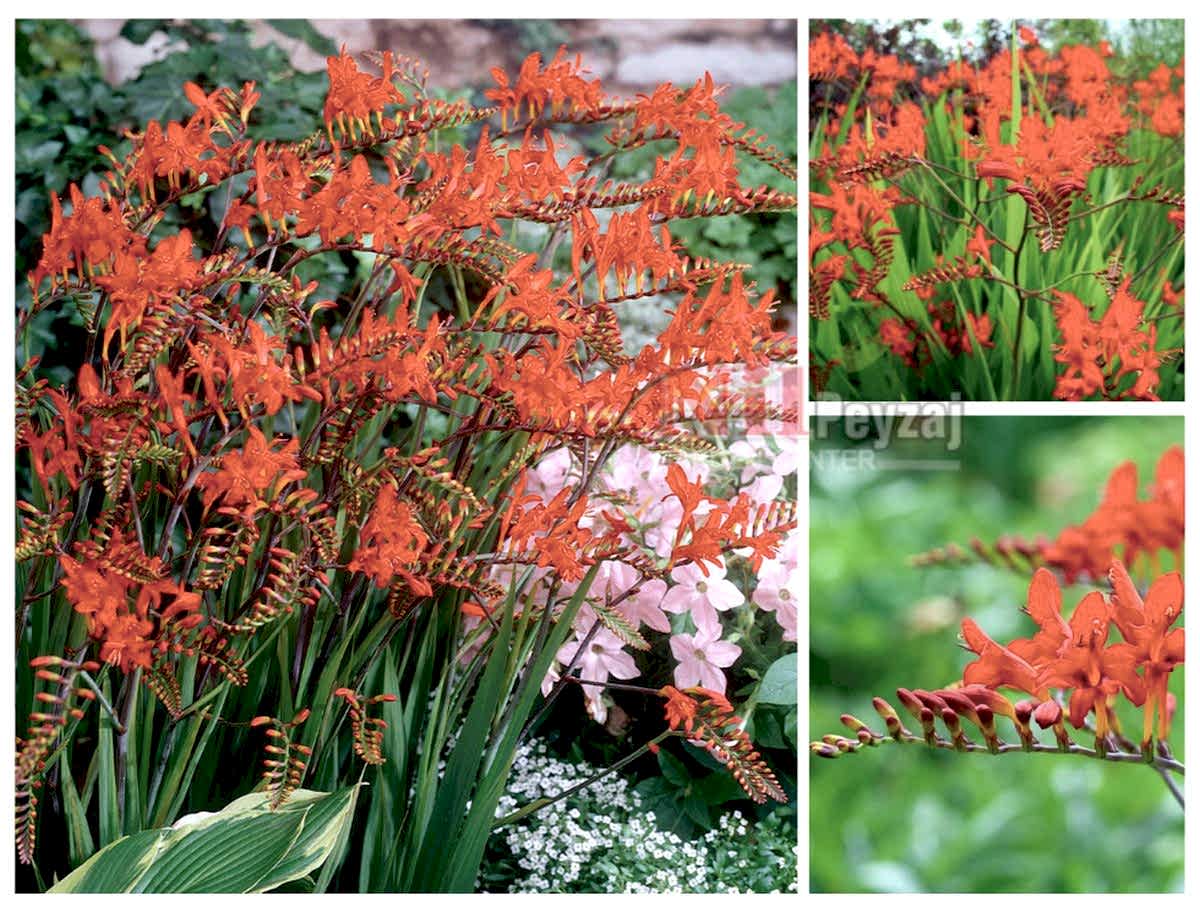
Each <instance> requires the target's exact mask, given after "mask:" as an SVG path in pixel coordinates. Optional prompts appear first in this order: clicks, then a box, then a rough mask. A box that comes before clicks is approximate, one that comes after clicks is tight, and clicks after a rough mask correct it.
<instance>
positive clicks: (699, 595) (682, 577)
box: [662, 564, 746, 634]
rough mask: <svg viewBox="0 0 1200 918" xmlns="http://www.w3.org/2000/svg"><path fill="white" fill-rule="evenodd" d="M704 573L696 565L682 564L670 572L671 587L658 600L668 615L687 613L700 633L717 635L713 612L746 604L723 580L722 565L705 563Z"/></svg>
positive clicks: (739, 593)
mask: <svg viewBox="0 0 1200 918" xmlns="http://www.w3.org/2000/svg"><path fill="white" fill-rule="evenodd" d="M708 568H709V570H708V574H707V575H706V574H704V573H702V572H701V570H700V567H699V565H696V564H686V565H684V566H683V567H678V568H676V569H675V570H673V571H672V572H671V578H672V579H673V580H674V581H675V586H673V587H671V589H669V590H667V592H666V595H664V596H663V598H662V607H663V608H664V609H666V610H667V611H668V612H675V613H679V612H691V613H692V621H694V622H695V623H696V627H697V628H699V629H700V630H702V631H708V632H709V633H712V634H719V633H720V631H721V623H720V621H719V620H718V617H717V613H718V612H724V611H726V610H728V609H734V608H737V607H738V606H740V605H741V604H742V603H744V602H745V601H746V597H745V596H743V595H742V591H741V590H739V589H738V588H737V587H735V586H734V585H733V584H732V583H730V582H729V581H728V580H726V579H725V565H724V564H719V565H718V564H709V565H708Z"/></svg>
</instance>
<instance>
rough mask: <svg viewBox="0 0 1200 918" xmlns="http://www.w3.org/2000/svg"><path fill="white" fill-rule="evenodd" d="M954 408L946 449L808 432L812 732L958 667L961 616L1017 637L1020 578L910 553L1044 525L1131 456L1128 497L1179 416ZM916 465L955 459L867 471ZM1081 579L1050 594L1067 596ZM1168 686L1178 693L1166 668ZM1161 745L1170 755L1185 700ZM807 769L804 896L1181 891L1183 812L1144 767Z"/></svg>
mask: <svg viewBox="0 0 1200 918" xmlns="http://www.w3.org/2000/svg"><path fill="white" fill-rule="evenodd" d="M814 420H815V419H814ZM961 422H962V425H963V427H962V446H961V448H960V449H958V450H957V451H949V450H947V449H946V448H945V444H944V443H942V442H913V441H906V442H902V443H897V444H896V445H894V446H892V447H891V448H889V449H886V450H883V451H881V452H878V453H873V454H872V457H869V458H865V459H864V458H863V457H862V456H861V455H860V454H859V453H858V451H859V450H861V449H863V448H864V444H863V443H861V442H859V441H855V440H852V439H851V438H849V437H847V436H846V431H845V430H844V429H841V428H840V427H839V426H837V425H836V424H835V425H831V426H829V427H828V429H827V430H826V431H824V433H825V436H822V431H821V430H820V428H819V427H818V426H816V425H814V430H813V436H814V440H813V444H812V449H813V458H812V462H811V530H810V531H811V538H810V542H811V546H812V547H811V556H810V560H811V572H810V609H811V624H810V629H811V647H810V652H811V661H810V673H811V684H812V692H811V701H810V716H811V721H810V725H809V729H810V733H811V738H812V739H819V738H820V737H821V736H822V735H823V734H825V733H846V732H847V731H846V729H845V728H844V727H843V726H842V725H841V723H840V722H839V720H838V717H839V715H840V714H842V713H845V712H849V713H853V714H855V715H856V716H858V717H859V718H860V719H862V720H864V721H865V722H867V723H868V725H869V726H871V727H872V729H880V723H879V719H878V717H877V716H876V715H875V712H874V710H873V709H872V706H871V698H872V697H873V696H875V695H880V696H883V697H885V698H887V699H888V700H890V701H892V702H893V703H895V690H896V688H897V687H899V686H904V687H908V688H930V689H933V688H940V687H942V686H944V685H947V684H949V683H950V682H953V681H954V680H956V679H959V678H961V676H962V668H963V666H964V665H965V664H966V663H967V662H968V661H969V660H970V659H972V657H971V655H970V654H969V653H968V652H967V651H966V650H964V649H962V648H961V647H960V646H959V644H958V640H957V635H958V628H959V623H960V621H961V619H962V618H963V617H964V616H967V615H969V616H971V617H973V618H974V619H975V620H976V621H977V622H978V623H979V624H980V625H981V626H982V627H983V628H984V630H985V631H987V632H988V633H989V634H990V635H992V637H994V638H995V639H996V640H998V641H1001V642H1007V641H1009V640H1011V639H1012V638H1014V637H1017V636H1019V635H1022V634H1027V633H1029V632H1030V629H1029V626H1028V620H1027V619H1026V618H1025V617H1024V616H1023V615H1021V614H1020V612H1019V610H1020V608H1021V606H1022V605H1023V604H1024V601H1025V595H1026V590H1027V588H1028V578H1027V577H1025V576H1023V575H1019V574H1016V573H1013V572H1011V571H1007V570H999V569H992V568H989V567H986V566H984V565H982V564H973V565H969V566H965V567H959V568H915V567H913V566H911V565H910V564H909V558H910V557H911V556H913V555H915V554H919V553H921V552H924V551H927V550H929V549H931V548H935V547H938V546H942V545H945V544H946V543H948V542H957V543H958V544H960V545H964V546H965V545H966V544H967V543H968V541H969V540H970V539H971V538H972V537H973V536H979V537H980V538H981V539H983V540H984V541H985V542H991V541H994V540H995V539H996V538H997V537H999V536H1002V535H1005V534H1020V535H1024V536H1026V537H1033V536H1035V535H1038V534H1045V535H1047V536H1049V537H1051V538H1052V537H1053V536H1054V535H1056V534H1057V532H1058V531H1059V530H1060V529H1061V528H1063V527H1064V526H1066V525H1068V524H1072V523H1080V522H1082V521H1083V520H1084V519H1085V518H1086V517H1087V515H1088V514H1089V513H1090V512H1091V511H1092V510H1093V509H1094V508H1095V506H1096V504H1097V502H1098V501H1099V498H1100V495H1101V492H1102V490H1103V488H1104V484H1105V482H1106V481H1107V479H1108V475H1109V473H1110V472H1111V471H1112V469H1113V468H1114V467H1115V466H1116V465H1117V464H1118V463H1120V462H1122V461H1125V460H1127V459H1132V460H1133V461H1135V462H1136V463H1137V465H1138V469H1139V473H1140V477H1139V481H1140V483H1141V485H1142V489H1143V490H1142V496H1143V497H1144V496H1145V486H1146V484H1147V483H1148V482H1149V481H1150V480H1151V479H1152V477H1153V474H1154V466H1155V463H1156V462H1157V460H1158V457H1159V456H1160V455H1161V454H1162V452H1163V450H1165V449H1166V448H1167V447H1168V446H1171V445H1173V444H1182V443H1183V420H1182V418H1150V417H1142V418H1135V417H1122V418H1062V417H1056V418H1037V417H1026V418H1007V417H995V418H983V417H975V418H963V419H961ZM835 450H845V451H850V452H849V454H848V455H847V454H841V455H840V457H839V456H837V455H835V454H834V452H833V451H835ZM930 459H932V460H939V461H942V462H945V461H947V460H949V461H954V460H958V461H959V462H960V463H961V468H960V469H959V470H949V469H943V470H937V471H931V470H922V469H919V468H912V467H909V468H903V467H901V468H898V469H882V468H879V465H880V464H881V463H883V462H885V461H892V462H896V461H899V462H900V463H905V462H908V463H911V462H913V461H914V460H930ZM872 463H874V464H875V468H872V467H871V464H872ZM1094 588H1095V587H1091V589H1094ZM1088 591H1089V587H1087V586H1081V585H1076V586H1074V587H1072V588H1070V589H1068V590H1066V591H1065V595H1064V608H1065V610H1066V611H1067V612H1069V611H1070V610H1071V609H1073V608H1074V605H1075V603H1076V602H1077V601H1078V600H1079V599H1080V598H1082V596H1083V595H1084V594H1085V593H1087V592H1088ZM1171 688H1172V691H1174V692H1175V693H1176V695H1177V696H1180V697H1181V695H1182V690H1183V673H1182V671H1177V672H1176V673H1175V676H1174V678H1173V682H1172V686H1171ZM1119 711H1120V712H1121V714H1122V723H1123V725H1124V728H1125V731H1126V733H1140V729H1141V727H1140V725H1141V718H1140V716H1134V715H1133V713H1132V711H1131V709H1129V708H1128V705H1126V706H1125V707H1124V708H1120V709H1119ZM904 716H905V717H906V718H907V715H904ZM910 727H911V724H910ZM969 729H970V728H968V730H969ZM1171 741H1172V746H1173V748H1174V749H1175V750H1176V752H1177V754H1178V755H1180V756H1182V750H1183V748H1184V746H1183V741H1184V736H1183V705H1182V701H1181V703H1180V708H1179V710H1178V711H1177V713H1176V717H1175V724H1174V729H1173V731H1172V735H1171ZM809 773H810V779H811V784H810V792H809V818H810V827H811V834H810V871H811V872H810V886H811V889H812V890H813V891H814V892H1168V891H1179V890H1182V888H1183V813H1182V811H1181V810H1180V809H1179V807H1178V805H1177V804H1176V803H1175V801H1174V800H1173V799H1172V798H1171V796H1170V794H1169V793H1168V791H1167V789H1166V787H1165V786H1164V785H1163V783H1162V780H1161V779H1160V778H1159V776H1158V775H1157V774H1156V773H1155V772H1154V771H1152V770H1151V769H1150V768H1148V767H1143V766H1141V765H1133V764H1102V763H1098V762H1094V761H1086V760H1081V759H1074V758H1072V759H1060V758H1057V757H1053V756H1049V755H1044V756H1032V755H1031V756H1022V755H1017V754H1014V755H1010V756H1004V757H1002V758H992V757H990V756H983V755H972V756H967V755H960V754H955V753H951V752H941V751H934V750H929V749H926V748H924V747H917V746H905V747H896V746H886V747H883V748H880V749H867V750H864V751H863V752H861V753H860V754H858V755H852V756H844V757H842V758H840V759H836V760H826V759H819V758H816V757H813V758H812V759H810V764H809Z"/></svg>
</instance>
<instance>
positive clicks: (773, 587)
mask: <svg viewBox="0 0 1200 918" xmlns="http://www.w3.org/2000/svg"><path fill="white" fill-rule="evenodd" d="M799 600H800V569H799V568H798V567H789V566H788V565H786V564H785V563H784V562H782V561H780V560H779V559H777V558H773V559H772V558H769V559H767V560H766V561H764V562H763V563H762V567H760V568H759V569H758V585H757V586H756V587H755V588H754V592H753V593H752V594H751V595H750V601H751V602H753V603H754V604H755V605H756V606H758V607H759V608H760V609H766V610H767V611H769V612H774V613H775V620H776V621H777V622H779V626H780V627H781V628H783V639H784V640H785V641H794V640H796V639H797V638H796V608H797V606H798V605H799Z"/></svg>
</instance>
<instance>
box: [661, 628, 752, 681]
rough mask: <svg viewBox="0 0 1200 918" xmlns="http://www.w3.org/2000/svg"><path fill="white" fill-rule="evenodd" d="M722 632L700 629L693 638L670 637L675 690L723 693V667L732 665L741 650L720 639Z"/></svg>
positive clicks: (686, 635)
mask: <svg viewBox="0 0 1200 918" xmlns="http://www.w3.org/2000/svg"><path fill="white" fill-rule="evenodd" d="M720 637H721V632H720V631H715V632H709V631H705V630H704V629H701V630H700V631H699V632H697V633H696V634H694V635H691V634H676V635H672V637H671V653H672V654H674V655H675V659H676V660H678V661H679V665H678V666H676V667H675V685H676V687H677V688H691V687H692V686H694V685H700V686H703V687H704V688H708V689H712V690H713V691H716V692H721V693H722V694H724V692H725V674H724V673H723V672H721V668H722V667H726V666H732V665H733V661H734V660H736V659H737V658H738V657H740V656H741V655H742V651H741V648H740V647H738V646H737V645H736V644H732V643H730V642H729V641H722V640H720Z"/></svg>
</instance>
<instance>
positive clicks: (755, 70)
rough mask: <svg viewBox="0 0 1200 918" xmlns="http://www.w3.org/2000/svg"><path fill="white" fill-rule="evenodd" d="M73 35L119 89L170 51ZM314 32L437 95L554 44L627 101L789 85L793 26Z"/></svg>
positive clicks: (738, 23)
mask: <svg viewBox="0 0 1200 918" xmlns="http://www.w3.org/2000/svg"><path fill="white" fill-rule="evenodd" d="M79 24H80V26H81V27H82V28H83V29H84V31H86V32H87V33H88V34H89V35H90V36H91V37H92V38H93V40H94V41H95V42H96V52H97V56H98V57H99V59H100V62H101V65H102V66H103V68H104V72H105V75H106V76H107V77H108V79H109V81H110V82H113V83H120V82H122V81H124V80H125V79H128V78H129V77H130V76H133V75H135V74H136V73H137V72H138V70H139V69H140V68H141V67H142V66H144V65H145V64H146V63H148V62H149V61H151V60H155V59H157V58H159V57H161V56H162V55H164V54H165V53H166V52H167V51H168V50H169V47H168V44H167V40H166V36H164V35H163V34H162V33H156V34H155V35H154V36H153V37H152V38H151V39H150V41H148V42H147V43H146V44H145V45H135V44H133V43H131V42H129V41H126V40H125V39H123V38H121V37H120V31H121V26H122V25H123V24H124V20H121V19H84V20H79ZM313 25H314V26H315V27H316V28H317V30H318V31H320V32H321V33H322V34H324V35H327V36H328V37H329V38H331V39H333V41H334V42H335V43H336V44H337V45H339V46H340V45H342V44H345V45H346V46H347V47H348V48H349V49H350V50H351V51H352V52H362V51H368V50H392V51H395V52H397V53H398V54H406V55H409V56H414V57H419V58H420V59H421V60H423V61H424V62H425V63H426V64H427V65H428V66H429V68H430V71H431V76H432V81H433V82H434V83H436V84H437V85H439V86H444V87H447V88H456V87H459V86H482V85H486V84H488V83H490V82H491V79H490V76H489V73H488V71H489V68H491V67H493V66H496V65H503V66H505V67H506V68H507V69H509V70H510V72H511V71H512V70H513V69H515V68H516V66H517V65H519V64H520V61H521V59H522V58H523V57H524V56H525V54H526V53H528V51H529V50H534V45H536V44H537V43H539V42H541V47H538V48H537V49H538V50H541V51H543V53H544V54H551V53H553V52H554V51H555V50H556V48H557V43H558V42H560V41H561V42H565V43H566V45H567V47H568V48H569V50H570V51H572V52H573V53H580V54H582V55H583V58H584V62H585V64H586V65H587V67H588V68H589V69H590V70H591V71H592V73H593V74H595V75H596V76H598V77H600V78H601V79H603V80H604V85H605V88H606V89H607V90H609V91H610V92H614V93H628V92H636V91H638V90H644V89H645V88H646V87H647V86H653V85H656V84H658V83H660V82H663V81H668V80H669V81H671V82H673V83H676V84H677V85H678V84H687V83H691V82H694V81H695V80H697V79H698V78H700V77H701V76H702V75H703V74H704V72H705V70H708V71H709V72H711V73H712V75H713V79H714V80H716V81H717V82H718V83H728V84H730V85H731V86H749V85H757V86H774V85H778V84H779V83H783V82H787V81H788V80H793V79H795V78H796V34H797V33H796V28H797V26H796V21H795V20H791V19H740V20H723V19H722V20H716V19H708V20H705V19H670V20H621V19H590V20H587V19H584V20H540V21H538V20H530V21H529V22H528V23H526V24H525V25H524V26H522V25H521V24H520V23H519V22H518V21H514V20H507V21H505V20H454V19H437V20H389V19H326V20H313ZM253 26H254V33H255V40H256V41H257V42H261V43H266V42H269V41H273V42H275V43H276V44H278V45H279V46H280V47H282V48H285V49H287V50H288V52H289V54H290V55H291V57H292V60H293V62H294V63H295V65H296V66H297V67H298V68H299V69H302V70H321V69H324V67H325V60H324V58H323V57H321V55H319V54H317V53H316V52H314V51H313V50H312V49H311V48H309V47H308V46H307V45H305V44H304V42H302V41H299V40H297V39H294V38H288V37H287V36H285V35H282V34H280V33H279V32H277V31H276V30H275V29H273V28H272V27H271V26H270V25H268V24H267V23H266V22H263V21H255V22H254V23H253Z"/></svg>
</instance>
